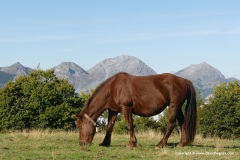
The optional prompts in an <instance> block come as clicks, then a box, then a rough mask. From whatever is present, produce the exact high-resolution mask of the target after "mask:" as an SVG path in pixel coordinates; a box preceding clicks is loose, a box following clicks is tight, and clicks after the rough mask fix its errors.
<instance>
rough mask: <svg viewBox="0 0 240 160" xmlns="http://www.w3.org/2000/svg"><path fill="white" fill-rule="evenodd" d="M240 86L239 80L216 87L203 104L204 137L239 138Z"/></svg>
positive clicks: (202, 127) (202, 131)
mask: <svg viewBox="0 0 240 160" xmlns="http://www.w3.org/2000/svg"><path fill="white" fill-rule="evenodd" d="M239 124H240V86H239V84H238V82H237V81H235V82H233V83H228V84H221V85H220V86H217V87H215V89H214V92H213V97H212V98H210V102H209V103H208V104H206V105H204V106H203V108H202V110H201V117H200V130H201V133H202V134H203V136H204V137H206V136H217V137H220V138H237V137H239V135H240V125H239Z"/></svg>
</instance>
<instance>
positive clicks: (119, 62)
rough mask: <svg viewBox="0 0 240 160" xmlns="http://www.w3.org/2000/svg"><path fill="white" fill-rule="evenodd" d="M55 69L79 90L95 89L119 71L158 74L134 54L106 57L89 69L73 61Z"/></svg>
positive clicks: (56, 72)
mask: <svg viewBox="0 0 240 160" xmlns="http://www.w3.org/2000/svg"><path fill="white" fill-rule="evenodd" d="M53 69H54V71H55V74H56V75H57V76H58V77H59V78H65V79H68V80H69V82H70V83H71V84H74V86H75V89H76V91H77V92H81V91H88V90H90V89H94V88H95V87H96V86H97V85H98V84H100V83H101V82H103V81H104V80H105V79H107V78H108V77H110V76H112V75H114V74H116V73H119V72H128V73H130V74H133V75H151V74H156V72H155V71H154V70H153V69H152V68H150V67H149V66H147V65H146V64H145V63H144V62H142V61H141V60H139V59H138V58H136V57H132V56H118V57H116V58H109V59H105V60H103V61H101V62H99V63H98V64H96V65H95V66H94V67H92V68H91V69H89V70H88V71H85V70H84V69H83V68H81V67H80V66H78V65H76V64H74V63H72V62H64V63H61V64H60V65H58V66H56V67H54V68H53Z"/></svg>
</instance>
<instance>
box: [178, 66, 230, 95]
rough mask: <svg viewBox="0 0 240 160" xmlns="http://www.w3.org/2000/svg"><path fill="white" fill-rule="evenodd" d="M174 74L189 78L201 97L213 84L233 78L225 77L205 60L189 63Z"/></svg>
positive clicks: (211, 88)
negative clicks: (199, 91) (198, 62)
mask: <svg viewBox="0 0 240 160" xmlns="http://www.w3.org/2000/svg"><path fill="white" fill-rule="evenodd" d="M175 75H177V76H180V77H183V78H187V79H189V80H191V81H192V82H193V83H194V85H195V86H196V87H197V88H199V89H200V90H201V93H202V95H203V97H207V96H208V95H210V94H211V93H212V90H213V88H214V86H216V85H219V84H221V83H226V82H229V81H230V82H231V81H234V80H235V79H226V78H225V76H224V75H223V74H222V73H221V72H220V71H219V70H218V69H216V68H214V67H212V66H211V65H209V64H208V63H206V62H203V63H200V64H194V65H190V66H189V67H187V68H185V69H183V70H180V71H178V72H176V73H175Z"/></svg>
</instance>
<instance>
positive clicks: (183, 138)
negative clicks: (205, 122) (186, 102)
mask: <svg viewBox="0 0 240 160" xmlns="http://www.w3.org/2000/svg"><path fill="white" fill-rule="evenodd" d="M177 120H178V124H179V126H180V128H181V140H180V143H179V144H178V146H179V147H183V146H185V145H186V144H187V140H186V126H185V125H184V115H183V112H182V110H181V109H180V110H179V111H178V113H177Z"/></svg>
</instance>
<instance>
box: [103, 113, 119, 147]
mask: <svg viewBox="0 0 240 160" xmlns="http://www.w3.org/2000/svg"><path fill="white" fill-rule="evenodd" d="M117 114H118V112H114V111H111V110H110V109H109V110H108V126H107V133H106V135H105V138H104V140H103V142H102V143H101V144H99V146H110V143H111V136H112V131H113V127H114V124H115V121H116V118H117Z"/></svg>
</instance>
